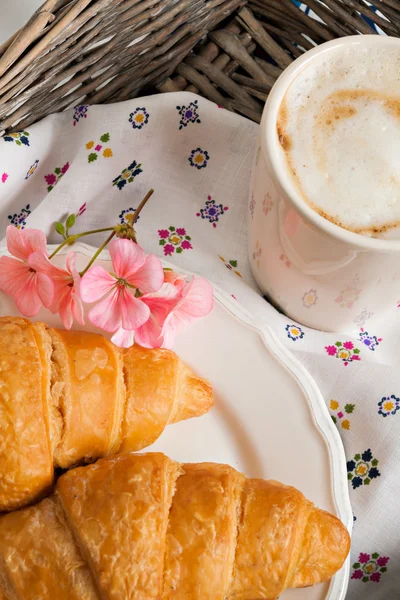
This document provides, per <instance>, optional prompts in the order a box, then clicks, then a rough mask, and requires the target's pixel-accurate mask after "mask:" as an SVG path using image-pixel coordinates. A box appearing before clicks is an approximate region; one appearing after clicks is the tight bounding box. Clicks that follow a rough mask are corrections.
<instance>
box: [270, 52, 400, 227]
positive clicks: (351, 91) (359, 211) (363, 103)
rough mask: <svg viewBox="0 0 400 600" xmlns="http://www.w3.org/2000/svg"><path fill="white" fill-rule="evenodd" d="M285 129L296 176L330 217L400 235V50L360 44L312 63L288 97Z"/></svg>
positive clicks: (280, 125)
mask: <svg viewBox="0 0 400 600" xmlns="http://www.w3.org/2000/svg"><path fill="white" fill-rule="evenodd" d="M277 135H278V137H279V141H280V144H281V146H282V149H283V153H284V157H285V158H284V160H285V163H286V166H287V168H288V170H289V173H290V175H291V178H292V180H293V182H294V184H295V187H296V188H297V191H298V192H299V193H300V194H301V196H302V197H303V199H304V200H305V201H306V202H307V203H308V204H309V205H310V206H311V207H312V208H313V209H314V210H315V211H316V212H317V213H319V214H320V215H321V216H322V217H324V218H325V219H328V220H329V221H331V222H332V223H335V224H336V225H339V226H341V227H343V228H345V229H349V230H351V231H354V232H355V233H360V234H363V235H369V236H376V237H379V236H381V237H392V238H395V237H396V238H400V51H399V50H398V49H397V48H393V47H392V48H391V47H386V48H379V49H378V48H374V49H373V50H369V49H367V48H365V47H364V48H363V47H361V46H359V45H354V46H345V47H341V48H334V49H331V50H330V51H329V52H326V53H324V54H323V55H321V56H319V57H318V58H316V59H315V60H314V61H310V63H309V64H307V65H306V66H305V67H304V69H303V70H302V71H301V72H300V73H299V74H298V75H297V77H296V78H295V79H294V80H293V82H292V83H291V85H290V86H289V88H288V90H287V91H286V94H285V97H284V99H283V101H282V103H281V106H280V109H279V114H278V119H277Z"/></svg>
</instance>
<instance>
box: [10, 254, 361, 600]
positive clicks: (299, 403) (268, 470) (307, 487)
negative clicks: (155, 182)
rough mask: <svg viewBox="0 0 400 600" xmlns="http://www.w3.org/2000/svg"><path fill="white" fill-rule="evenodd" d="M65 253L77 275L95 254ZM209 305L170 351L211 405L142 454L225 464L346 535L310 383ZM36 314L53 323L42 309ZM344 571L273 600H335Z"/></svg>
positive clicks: (269, 342) (298, 368)
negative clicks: (302, 503)
mask: <svg viewBox="0 0 400 600" xmlns="http://www.w3.org/2000/svg"><path fill="white" fill-rule="evenodd" d="M74 250H75V251H76V252H77V267H78V269H82V268H83V267H84V266H85V265H86V263H87V260H88V258H87V257H90V256H92V254H93V252H94V249H93V248H91V247H90V246H87V245H85V244H76V245H75V246H74ZM1 253H4V250H3V252H1V251H0V254H1ZM60 254H62V252H61V253H60ZM102 258H104V260H101V261H100V260H99V264H103V265H104V267H105V268H107V269H108V268H110V267H111V263H110V261H109V256H108V253H107V252H104V253H103V254H102ZM59 263H60V264H63V257H62V256H61V257H60V259H59ZM215 299H216V303H215V308H214V310H213V312H212V313H211V315H209V316H208V317H207V318H205V319H202V320H201V321H199V322H198V323H197V324H195V325H194V326H193V327H191V328H190V329H188V330H186V331H185V332H184V333H183V334H182V335H181V336H180V337H179V339H178V340H177V343H176V346H175V348H174V349H175V350H176V352H177V353H178V354H179V356H180V357H181V358H182V359H183V360H184V361H185V362H186V363H187V364H188V365H189V366H190V367H192V368H193V369H194V370H195V371H197V372H198V373H199V374H201V375H202V376H204V377H206V378H207V379H209V380H210V382H211V383H212V385H213V388H214V391H215V397H216V405H215V407H214V408H213V410H212V411H211V412H210V413H209V414H208V415H206V416H204V417H202V418H199V419H191V420H189V421H185V422H181V423H178V424H176V425H172V426H170V427H167V428H166V430H165V432H164V433H163V435H162V436H161V438H160V439H159V440H158V441H157V442H156V444H154V445H153V446H151V448H149V450H157V451H162V452H164V453H165V454H167V455H168V456H170V457H171V458H174V459H176V460H178V461H185V462H202V461H213V462H221V463H228V464H230V465H232V466H233V467H235V468H236V469H238V470H240V471H243V472H245V473H246V474H247V475H248V476H250V477H262V478H266V479H277V480H279V481H282V482H283V483H286V484H289V485H293V486H295V487H297V488H298V489H300V490H301V491H302V492H303V493H304V494H305V495H306V496H307V498H309V499H310V500H312V501H313V502H315V504H316V505H317V506H319V507H320V508H323V509H325V510H328V511H330V512H331V513H333V514H336V515H337V516H338V517H339V518H340V519H341V520H342V521H343V523H344V524H345V525H346V526H347V527H348V529H349V530H350V531H351V527H352V522H353V515H352V510H351V506H350V501H349V495H348V484H347V473H346V466H345V465H346V463H345V455H344V451H343V447H342V443H341V440H340V436H339V434H338V432H337V430H336V428H335V426H334V425H333V423H332V420H331V418H330V416H329V413H328V411H327V408H326V405H325V402H324V400H323V398H322V395H321V393H320V391H319V389H318V388H317V386H316V384H315V382H314V380H313V379H312V378H311V376H310V375H309V374H308V372H307V371H306V370H305V369H304V367H303V366H302V365H301V364H300V363H299V362H298V361H297V360H296V359H295V358H293V356H292V355H291V353H290V352H289V351H288V350H286V348H285V347H284V346H283V345H282V344H281V343H280V342H279V341H278V339H277V338H276V337H275V335H274V333H273V332H272V330H270V329H269V328H268V327H264V328H262V329H261V328H258V327H257V326H255V324H254V323H253V322H252V319H251V317H250V316H249V315H248V314H247V313H246V311H245V310H244V309H243V308H242V307H241V306H240V305H239V303H238V302H237V301H235V300H233V299H232V298H231V297H230V296H228V295H227V294H225V293H223V292H222V291H221V290H218V289H215ZM10 314H18V313H17V310H16V308H15V305H14V303H13V302H12V301H11V300H10V299H9V298H7V297H6V296H4V295H2V294H1V292H0V315H10ZM37 318H38V319H41V320H43V321H46V322H47V323H50V324H51V325H56V326H60V320H59V318H58V317H57V316H54V315H51V314H50V313H49V312H48V311H43V312H42V313H40V314H39V315H38V317H37ZM87 328H88V329H93V330H94V328H93V327H91V326H90V325H89V326H88V327H87ZM348 574H349V564H348V562H347V563H346V565H345V566H344V567H343V569H342V570H341V571H340V572H339V573H338V574H337V575H336V576H335V577H334V578H333V580H332V581H331V583H330V584H321V585H317V586H314V587H312V588H306V589H303V590H301V589H298V590H288V591H286V592H285V593H284V594H283V595H282V596H281V598H282V600H343V599H344V597H345V594H346V588H347V581H348Z"/></svg>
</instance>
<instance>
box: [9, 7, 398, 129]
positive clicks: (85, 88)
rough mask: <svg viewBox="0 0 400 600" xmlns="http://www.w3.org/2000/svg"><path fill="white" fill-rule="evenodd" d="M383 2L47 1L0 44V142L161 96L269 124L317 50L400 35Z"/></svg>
mask: <svg viewBox="0 0 400 600" xmlns="http://www.w3.org/2000/svg"><path fill="white" fill-rule="evenodd" d="M297 4H298V3H297ZM375 5H376V7H377V8H379V13H377V12H376V10H374V9H373V8H371V7H370V6H368V5H367V4H366V2H365V1H364V0H324V3H323V4H321V2H320V1H319V0H307V6H308V8H309V9H311V11H312V13H310V14H308V11H307V12H303V11H302V10H301V9H300V8H299V7H298V6H297V5H296V3H293V2H292V0H250V2H247V1H246V0H47V2H45V3H44V4H43V5H42V7H41V8H40V9H39V10H38V11H37V12H36V13H35V14H34V15H33V16H32V18H31V19H30V20H29V22H28V23H27V25H26V26H25V27H23V28H22V29H21V30H20V31H18V32H16V33H15V34H14V35H13V36H12V37H11V38H10V40H8V41H7V42H6V43H5V44H3V46H1V47H0V135H1V134H3V133H4V132H5V131H7V132H8V131H16V130H18V129H24V128H26V127H28V126H29V125H30V124H32V123H34V122H35V121H38V120H39V119H41V118H43V117H44V116H46V115H48V114H50V113H52V112H56V111H60V110H65V109H66V108H70V107H72V106H74V105H76V104H81V103H85V104H100V103H105V102H117V101H120V100H127V99H128V98H134V97H136V96H138V95H142V94H143V93H149V92H150V93H151V92H155V91H157V90H158V91H162V92H166V91H177V90H189V91H193V92H197V93H199V94H201V95H203V96H205V97H207V98H209V99H211V100H213V101H215V102H217V103H218V104H220V105H222V106H224V107H226V108H227V109H229V110H232V111H235V112H239V113H241V114H243V115H246V116H247V117H249V118H251V119H253V120H254V121H259V120H260V117H261V113H262V108H263V104H264V101H265V99H266V98H267V96H268V93H269V90H270V89H271V87H272V85H273V84H274V82H275V80H276V78H277V77H278V76H279V74H280V73H281V72H282V70H283V69H284V68H285V67H286V66H287V65H289V64H290V63H291V62H292V60H294V59H295V58H296V57H297V56H299V55H301V54H302V53H303V52H305V51H306V50H308V49H310V48H312V47H313V46H314V45H316V44H320V43H322V42H325V41H327V40H330V39H334V38H336V37H341V36H345V35H353V34H355V33H362V34H366V33H377V29H376V27H377V26H378V27H379V28H381V29H382V31H383V32H385V33H387V34H388V35H394V36H400V2H399V0H376V1H375ZM311 14H313V16H310V15H311ZM315 16H317V19H316V18H315Z"/></svg>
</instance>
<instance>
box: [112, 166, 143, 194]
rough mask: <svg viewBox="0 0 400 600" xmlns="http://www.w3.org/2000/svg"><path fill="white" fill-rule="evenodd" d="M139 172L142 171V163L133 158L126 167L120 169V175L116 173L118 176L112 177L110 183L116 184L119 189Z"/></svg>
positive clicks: (130, 181)
mask: <svg viewBox="0 0 400 600" xmlns="http://www.w3.org/2000/svg"><path fill="white" fill-rule="evenodd" d="M140 173H143V169H142V165H141V164H138V163H137V162H136V160H134V161H133V162H131V164H130V165H129V166H128V167H127V168H126V169H123V170H122V171H121V175H118V177H115V179H113V181H112V184H113V185H115V186H117V188H118V189H119V190H120V191H121V190H122V189H123V188H124V187H125V186H126V184H127V183H132V181H134V179H135V177H137V176H138V175H140Z"/></svg>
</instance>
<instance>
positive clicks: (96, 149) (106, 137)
mask: <svg viewBox="0 0 400 600" xmlns="http://www.w3.org/2000/svg"><path fill="white" fill-rule="evenodd" d="M100 141H101V142H102V143H101V144H96V145H95V143H94V141H93V140H91V141H90V142H87V144H85V145H86V150H92V149H93V152H90V153H89V154H88V163H93V162H95V161H96V160H97V159H98V157H99V155H100V152H101V150H102V148H103V144H106V143H107V142H109V141H110V134H109V133H103V135H101V136H100ZM102 155H103V156H104V158H111V157H112V156H113V151H112V150H111V148H104V150H103V152H102Z"/></svg>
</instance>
